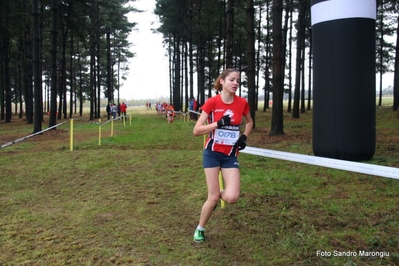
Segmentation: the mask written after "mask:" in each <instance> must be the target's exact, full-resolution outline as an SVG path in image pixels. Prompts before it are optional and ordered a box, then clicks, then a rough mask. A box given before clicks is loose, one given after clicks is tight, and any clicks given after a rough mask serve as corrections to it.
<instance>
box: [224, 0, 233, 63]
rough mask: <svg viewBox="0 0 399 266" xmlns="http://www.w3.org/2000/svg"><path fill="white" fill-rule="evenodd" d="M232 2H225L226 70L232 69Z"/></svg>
mask: <svg viewBox="0 0 399 266" xmlns="http://www.w3.org/2000/svg"><path fill="white" fill-rule="evenodd" d="M233 6H234V0H227V16H226V68H231V67H233V28H234V9H233Z"/></svg>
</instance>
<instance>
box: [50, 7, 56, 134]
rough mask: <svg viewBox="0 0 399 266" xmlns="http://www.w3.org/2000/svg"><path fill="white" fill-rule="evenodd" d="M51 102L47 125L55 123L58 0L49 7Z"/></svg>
mask: <svg viewBox="0 0 399 266" xmlns="http://www.w3.org/2000/svg"><path fill="white" fill-rule="evenodd" d="M51 13H52V17H51V39H50V42H51V44H50V46H51V47H50V54H51V69H50V72H51V73H50V75H51V102H50V105H51V107H50V119H49V127H52V126H55V125H56V122H57V121H56V120H57V117H56V115H57V91H58V90H57V34H58V31H57V19H58V0H52V7H51Z"/></svg>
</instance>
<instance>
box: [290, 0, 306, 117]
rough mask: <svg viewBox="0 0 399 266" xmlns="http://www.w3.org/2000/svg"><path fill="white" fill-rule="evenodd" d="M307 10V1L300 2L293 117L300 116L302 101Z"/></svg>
mask: <svg viewBox="0 0 399 266" xmlns="http://www.w3.org/2000/svg"><path fill="white" fill-rule="evenodd" d="M305 10H306V2H305V1H303V2H301V3H299V11H298V28H297V31H298V33H297V50H296V71H295V92H294V108H293V111H292V118H299V104H300V102H299V101H300V89H301V66H302V52H303V37H304V32H303V31H304V18H305Z"/></svg>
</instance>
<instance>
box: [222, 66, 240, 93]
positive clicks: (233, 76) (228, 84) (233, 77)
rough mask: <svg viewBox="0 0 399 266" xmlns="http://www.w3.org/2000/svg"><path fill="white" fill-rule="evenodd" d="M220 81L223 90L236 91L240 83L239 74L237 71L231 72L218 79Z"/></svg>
mask: <svg viewBox="0 0 399 266" xmlns="http://www.w3.org/2000/svg"><path fill="white" fill-rule="evenodd" d="M220 83H221V84H222V85H223V90H224V91H227V92H230V93H236V91H237V89H238V87H239V85H240V75H239V74H238V72H235V71H234V72H231V73H230V74H229V75H227V76H226V78H225V79H222V80H220Z"/></svg>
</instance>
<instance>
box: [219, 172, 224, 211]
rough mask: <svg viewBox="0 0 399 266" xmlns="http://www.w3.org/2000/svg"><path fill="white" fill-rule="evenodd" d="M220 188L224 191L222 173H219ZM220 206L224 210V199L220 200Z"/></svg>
mask: <svg viewBox="0 0 399 266" xmlns="http://www.w3.org/2000/svg"><path fill="white" fill-rule="evenodd" d="M219 187H220V191H222V190H223V178H222V172H221V171H219ZM220 206H221V208H222V209H224V200H222V198H220Z"/></svg>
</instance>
